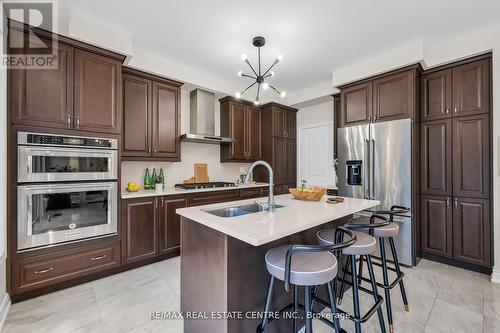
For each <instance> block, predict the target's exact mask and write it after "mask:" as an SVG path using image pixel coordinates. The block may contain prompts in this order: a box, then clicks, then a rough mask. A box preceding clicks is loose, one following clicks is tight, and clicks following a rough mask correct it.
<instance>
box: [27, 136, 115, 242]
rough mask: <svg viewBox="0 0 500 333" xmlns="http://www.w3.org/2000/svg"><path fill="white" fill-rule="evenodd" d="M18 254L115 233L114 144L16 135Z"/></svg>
mask: <svg viewBox="0 0 500 333" xmlns="http://www.w3.org/2000/svg"><path fill="white" fill-rule="evenodd" d="M17 139H18V146H17V152H18V173H17V174H18V179H17V182H18V186H17V249H18V251H25V250H30V249H35V248H40V247H45V246H52V245H56V244H61V243H66V242H71V241H81V240H84V239H87V238H92V237H102V236H106V235H113V234H116V232H117V218H118V217H117V215H118V190H117V181H116V180H117V174H118V160H117V155H118V154H117V140H116V139H107V138H91V137H76V136H59V135H52V134H40V133H26V132H19V133H18V137H17Z"/></svg>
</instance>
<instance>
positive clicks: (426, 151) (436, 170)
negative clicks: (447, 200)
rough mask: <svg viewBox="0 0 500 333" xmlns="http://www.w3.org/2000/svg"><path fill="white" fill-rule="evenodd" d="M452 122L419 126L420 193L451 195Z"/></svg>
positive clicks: (435, 122) (428, 123)
mask: <svg viewBox="0 0 500 333" xmlns="http://www.w3.org/2000/svg"><path fill="white" fill-rule="evenodd" d="M451 133H452V121H451V119H443V120H435V121H430V122H425V123H422V124H421V126H420V147H421V151H420V162H421V177H420V182H421V183H420V184H421V185H420V191H421V193H424V194H436V195H452V192H453V190H452V146H453V145H452V142H451V140H452V135H451Z"/></svg>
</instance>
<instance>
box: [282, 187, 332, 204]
mask: <svg viewBox="0 0 500 333" xmlns="http://www.w3.org/2000/svg"><path fill="white" fill-rule="evenodd" d="M309 190H310V191H308V192H305V191H299V190H298V189H296V188H290V189H288V191H289V192H290V193H291V194H292V195H293V197H294V198H295V199H297V200H306V201H319V200H321V198H323V196H324V195H325V194H326V188H324V187H321V186H313V187H312V188H309Z"/></svg>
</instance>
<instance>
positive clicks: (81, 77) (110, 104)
mask: <svg viewBox="0 0 500 333" xmlns="http://www.w3.org/2000/svg"><path fill="white" fill-rule="evenodd" d="M10 33H11V36H12V37H13V38H30V39H31V40H30V42H31V43H39V42H40V41H45V42H49V41H50V38H52V35H51V34H49V33H46V34H45V37H40V40H39V39H35V38H33V37H32V36H28V35H25V34H24V33H22V32H21V31H19V30H16V29H14V28H12V29H11V30H10ZM55 47H56V51H57V59H58V66H57V68H55V69H48V68H47V69H10V70H8V80H9V84H8V86H9V91H8V98H9V106H10V107H9V108H10V110H11V120H12V123H13V124H15V125H27V126H40V127H49V128H67V129H73V130H82V131H89V132H97V133H112V134H119V133H121V121H122V118H121V112H122V80H121V64H122V61H123V59H124V57H123V56H121V55H118V54H115V53H112V52H109V51H105V50H102V49H99V48H95V47H92V46H89V45H87V44H83V43H80V42H77V41H74V40H71V39H69V38H65V37H62V36H60V37H59V39H58V42H57V43H55Z"/></svg>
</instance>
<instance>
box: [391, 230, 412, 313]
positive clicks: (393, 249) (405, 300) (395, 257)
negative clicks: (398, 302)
mask: <svg viewBox="0 0 500 333" xmlns="http://www.w3.org/2000/svg"><path fill="white" fill-rule="evenodd" d="M389 245H390V246H391V252H392V260H393V261H394V266H395V268H396V273H397V274H398V277H400V276H401V269H400V267H399V261H398V255H397V253H396V245H394V239H393V238H392V237H389ZM399 289H400V290H401V297H403V303H404V305H405V310H406V312H409V311H410V307H409V305H408V298H407V297H406V290H405V285H404V282H403V279H401V280H400V281H399Z"/></svg>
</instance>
